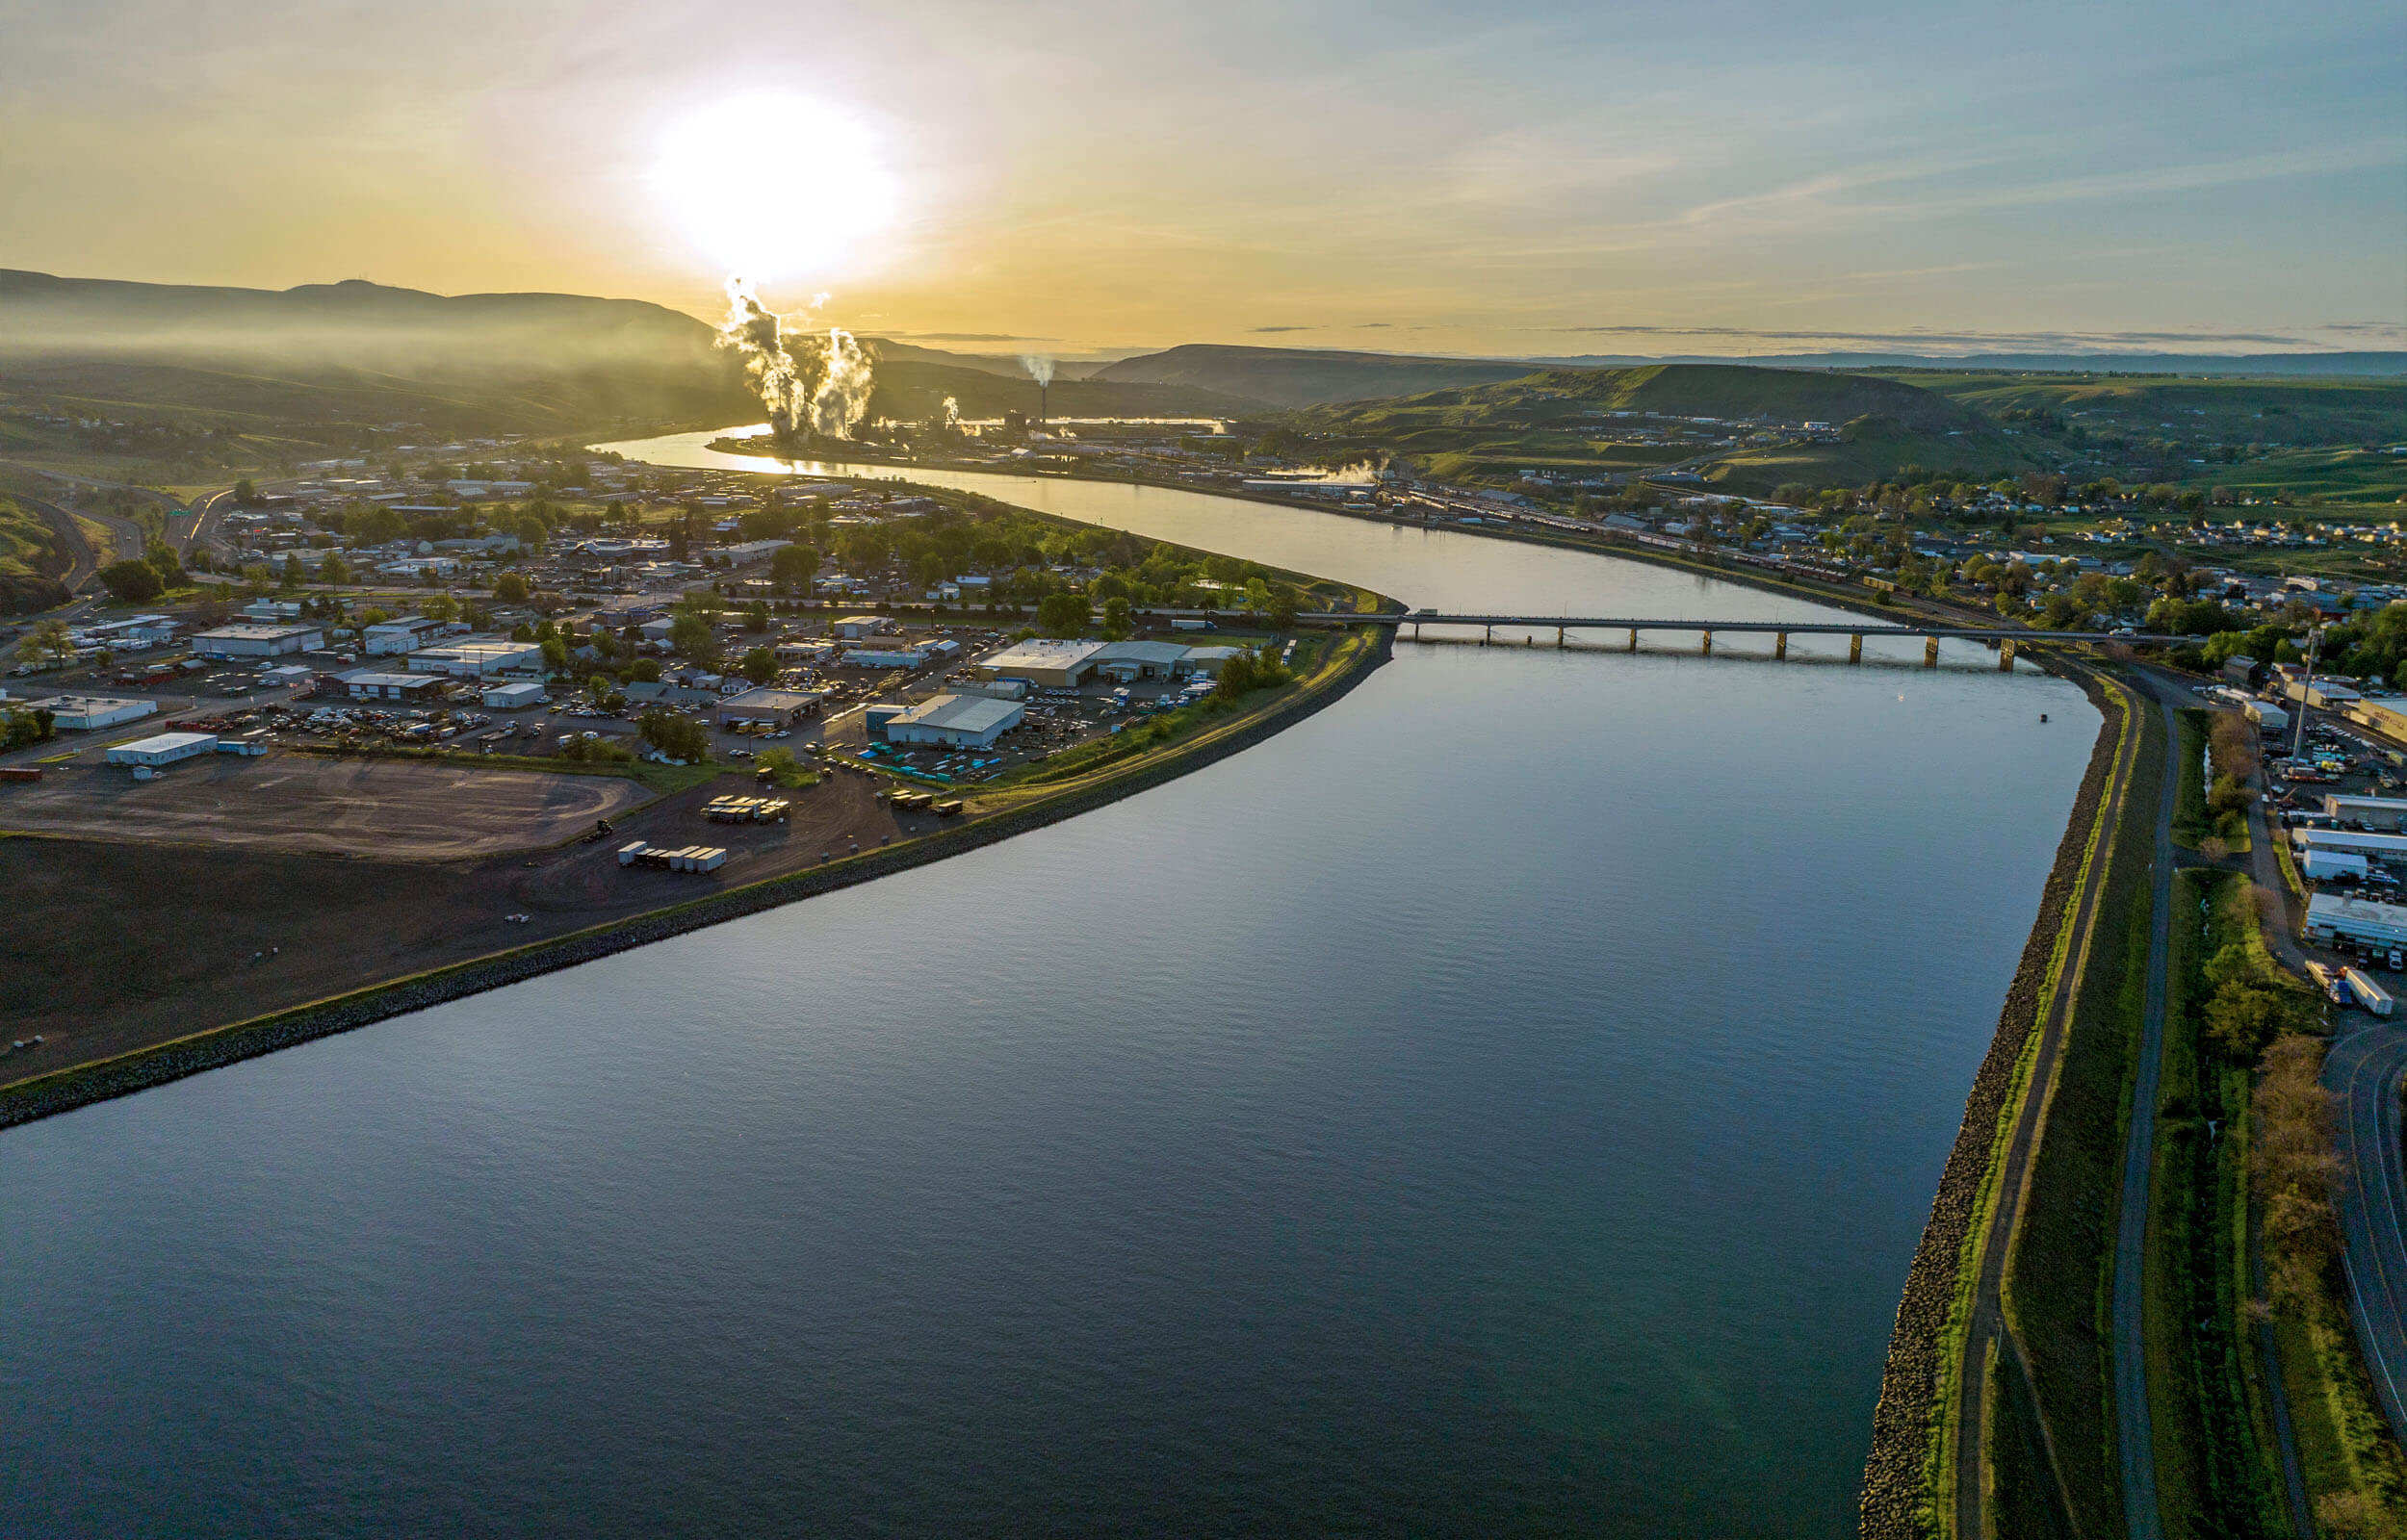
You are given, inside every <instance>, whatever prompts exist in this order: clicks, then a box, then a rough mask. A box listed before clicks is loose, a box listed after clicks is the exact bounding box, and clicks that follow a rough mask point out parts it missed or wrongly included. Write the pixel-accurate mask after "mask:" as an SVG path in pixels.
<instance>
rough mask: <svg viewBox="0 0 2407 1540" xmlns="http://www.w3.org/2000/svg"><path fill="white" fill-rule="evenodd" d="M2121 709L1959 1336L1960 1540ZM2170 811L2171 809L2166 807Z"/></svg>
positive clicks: (2069, 1009)
mask: <svg viewBox="0 0 2407 1540" xmlns="http://www.w3.org/2000/svg"><path fill="white" fill-rule="evenodd" d="M2123 699H2124V703H2125V707H2124V708H2125V709H2126V710H2127V711H2129V712H2130V713H2131V716H2130V718H2129V731H2127V732H2125V733H2124V734H2123V743H2122V747H2121V749H2120V751H2119V752H2118V753H2117V755H2116V757H2115V762H2114V768H2113V771H2112V774H2111V779H2110V780H2109V783H2108V784H2107V787H2106V791H2105V793H2104V795H2103V796H2102V797H2101V798H2100V799H2099V809H2100V813H2099V825H2098V832H2097V842H2096V844H2095V845H2094V846H2093V847H2092V855H2091V857H2090V861H2089V870H2088V872H2087V874H2086V875H2085V877H2084V879H2083V884H2082V889H2081V892H2080V893H2079V894H2078V895H2077V896H2076V898H2075V900H2074V908H2073V917H2072V928H2071V932H2070V935H2071V937H2072V942H2071V945H2070V946H2069V947H2068V949H2067V950H2066V953H2065V964H2064V966H2063V967H2062V968H2061V969H2060V970H2058V976H2057V982H2056V989H2055V991H2054V992H2053V993H2052V994H2051V995H2050V997H2049V999H2048V1001H2047V1007H2046V1010H2045V1012H2044V1014H2042V1016H2041V1018H2040V1030H2039V1043H2038V1046H2037V1048H2036V1049H2035V1050H2034V1052H2033V1054H2032V1069H2031V1077H2030V1080H2029V1081H2028V1083H2027V1087H2026V1090H2025V1091H2024V1092H2023V1099H2022V1104H2021V1106H2020V1107H2019V1108H2018V1109H2017V1111H2016V1113H2015V1118H2014V1132H2013V1136H2012V1138H2011V1139H2010V1140H2009V1141H2008V1142H2007V1144H2006V1158H2005V1161H2004V1163H2003V1165H2002V1166H2001V1168H2000V1169H1999V1171H1998V1175H1997V1184H1996V1191H1997V1194H1998V1199H1997V1208H1996V1210H1995V1212H1993V1213H1992V1214H1991V1215H1990V1218H1989V1224H1988V1228H1987V1230H1986V1231H1985V1232H1984V1233H1983V1234H1982V1236H1981V1240H1980V1275H1979V1277H1978V1279H1977V1280H1976V1282H1975V1284H1974V1290H1973V1308H1972V1322H1971V1324H1970V1326H1969V1327H1968V1328H1967V1330H1966V1332H1965V1337H1964V1353H1963V1364H1962V1369H1961V1370H1960V1372H1959V1374H1958V1380H1957V1389H1956V1402H1955V1426H1954V1434H1953V1437H1954V1452H1955V1458H1954V1461H1953V1462H1952V1463H1953V1464H1954V1468H1955V1533H1956V1535H1957V1536H1958V1540H1980V1536H1981V1535H1982V1534H1983V1533H1984V1532H1985V1531H1984V1528H1983V1526H1982V1521H1981V1495H1982V1491H1983V1489H1984V1488H1985V1487H1986V1486H1987V1484H1988V1480H1987V1459H1988V1450H1987V1449H1986V1448H1985V1447H1984V1442H1983V1440H1982V1437H1981V1408H1982V1405H1983V1402H1984V1400H1985V1397H1986V1391H1987V1381H1988V1360H1989V1349H1990V1347H1991V1345H1992V1344H2000V1345H2002V1347H2003V1350H2004V1351H2005V1352H2006V1353H2007V1354H2009V1355H2014V1356H2018V1357H2019V1348H2018V1347H2016V1346H2015V1345H2014V1344H2013V1343H2012V1342H2011V1341H2010V1340H2009V1334H2008V1333H2007V1332H2006V1316H2005V1313H2004V1311H2003V1310H2002V1309H2001V1307H2000V1305H1999V1302H1998V1296H1999V1289H2000V1286H2001V1285H2002V1284H2003V1283H2004V1281H2005V1277H2006V1253H2007V1251H2008V1250H2009V1248H2010V1244H2011V1241H2012V1238H2013V1235H2014V1228H2015V1225H2016V1223H2017V1221H2018V1219H2019V1218H2020V1216H2021V1213H2022V1199H2023V1179H2024V1175H2025V1173H2026V1172H2027V1171H2028V1170H2029V1168H2030V1166H2031V1157H2032V1151H2033V1150H2034V1149H2035V1148H2036V1147H2037V1145H2038V1134H2039V1124H2040V1120H2041V1117H2042V1115H2043V1113H2044V1112H2045V1109H2046V1106H2047V1101H2048V1096H2047V1091H2048V1088H2049V1086H2050V1084H2051V1082H2052V1081H2053V1079H2054V1077H2055V1073H2056V1062H2057V1059H2058V1054H2059V1052H2060V1050H2061V1049H2062V1047H2063V1045H2064V1033H2065V1027H2066V1024H2067V1023H2068V1022H2070V1021H2071V1019H2072V1014H2073V1002H2074V1000H2075V999H2076V998H2077V997H2078V996H2079V995H2080V993H2081V985H2082V978H2083V974H2084V973H2085V972H2086V971H2087V965H2088V961H2089V942H2090V937H2092V935H2093V934H2095V932H2096V929H2097V917H2098V915H2097V911H2098V898H2099V895H2100V894H2102V893H2103V892H2105V891H2106V886H2107V877H2108V867H2109V865H2111V864H2112V852H2113V850H2114V843H2115V839H2116V836H2117V834H2119V833H2120V831H2121V829H2122V824H2123V815H2124V811H2125V809H2126V807H2127V805H2128V803H2129V800H2130V793H2131V789H2132V776H2133V772H2134V771H2135V769H2136V767H2137V765H2138V761H2139V746H2140V744H2141V742H2142V741H2143V740H2144V739H2145V738H2146V735H2147V734H2146V731H2145V729H2146V718H2145V717H2144V716H2142V715H2141V714H2140V710H2141V706H2142V701H2143V698H2142V697H2141V696H2140V694H2139V693H2138V692H2137V691H2135V690H2130V689H2128V688H2126V689H2125V690H2124V694H2123ZM2174 757H2175V756H2174V755H2173V754H2172V753H2171V751H2170V747H2169V746H2168V750H2167V753H2166V756H2165V759H2166V763H2167V765H2168V766H2169V765H2171V764H2172V762H2173V759H2174ZM2168 806H2169V805H2168Z"/></svg>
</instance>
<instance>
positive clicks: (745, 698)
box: [718, 688, 826, 728]
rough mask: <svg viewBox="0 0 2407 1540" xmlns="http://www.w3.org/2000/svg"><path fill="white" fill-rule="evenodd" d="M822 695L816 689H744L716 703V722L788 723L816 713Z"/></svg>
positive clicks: (735, 724)
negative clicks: (717, 706)
mask: <svg viewBox="0 0 2407 1540" xmlns="http://www.w3.org/2000/svg"><path fill="white" fill-rule="evenodd" d="M824 699H826V697H824V696H822V695H820V694H819V693H818V692H817V691H816V690H772V689H767V688H762V689H757V690H746V691H744V692H743V694H741V695H731V696H729V697H728V698H727V699H725V700H723V701H721V702H720V703H719V708H718V718H719V726H720V727H723V728H732V727H738V726H743V725H749V724H755V723H766V724H768V725H770V726H773V727H781V728H784V727H791V726H793V725H794V724H795V723H797V722H800V721H802V720H803V719H804V718H806V717H812V716H816V715H817V714H818V711H819V703H820V702H821V701H822V700H824Z"/></svg>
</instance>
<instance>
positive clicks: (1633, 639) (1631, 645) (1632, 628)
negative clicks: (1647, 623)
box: [1630, 626, 1638, 653]
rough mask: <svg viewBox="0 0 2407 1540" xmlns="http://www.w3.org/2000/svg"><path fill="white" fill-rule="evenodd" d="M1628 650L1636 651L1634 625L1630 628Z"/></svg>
mask: <svg viewBox="0 0 2407 1540" xmlns="http://www.w3.org/2000/svg"><path fill="white" fill-rule="evenodd" d="M1630 651H1631V652H1633V653H1635V652H1637V651H1638V628H1637V627H1635V626H1633V627H1631V628H1630Z"/></svg>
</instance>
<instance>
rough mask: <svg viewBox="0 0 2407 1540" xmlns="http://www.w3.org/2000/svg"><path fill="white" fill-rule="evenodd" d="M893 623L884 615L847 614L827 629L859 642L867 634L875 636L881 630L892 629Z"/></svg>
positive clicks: (851, 640) (829, 631)
mask: <svg viewBox="0 0 2407 1540" xmlns="http://www.w3.org/2000/svg"><path fill="white" fill-rule="evenodd" d="M893 624H894V623H893V621H891V620H888V619H887V618H886V617H885V616H883V615H846V616H845V617H844V618H843V619H841V620H840V621H837V622H836V623H835V624H833V625H831V626H830V627H828V634H829V635H831V636H836V637H841V639H843V640H844V641H847V642H857V641H859V640H861V638H863V637H865V636H875V635H877V634H878V633H879V632H880V631H884V630H887V629H891V628H892V627H893Z"/></svg>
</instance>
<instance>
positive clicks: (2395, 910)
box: [2307, 893, 2407, 947]
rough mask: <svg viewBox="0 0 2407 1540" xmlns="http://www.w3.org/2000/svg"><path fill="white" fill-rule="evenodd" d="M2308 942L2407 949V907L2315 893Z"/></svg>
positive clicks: (2309, 909)
mask: <svg viewBox="0 0 2407 1540" xmlns="http://www.w3.org/2000/svg"><path fill="white" fill-rule="evenodd" d="M2307 939H2308V940H2310V941H2314V942H2316V943H2317V944H2319V945H2327V946H2328V945H2330V944H2331V943H2333V942H2335V941H2355V942H2358V943H2360V944H2363V945H2368V946H2385V947H2389V946H2407V907H2402V906H2400V905H2397V904H2376V903H2374V902H2372V901H2371V900H2369V899H2363V898H2342V897H2340V896H2338V895H2337V894H2333V893H2316V894H2315V895H2313V896H2312V897H2310V898H2309V899H2308V900H2307Z"/></svg>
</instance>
